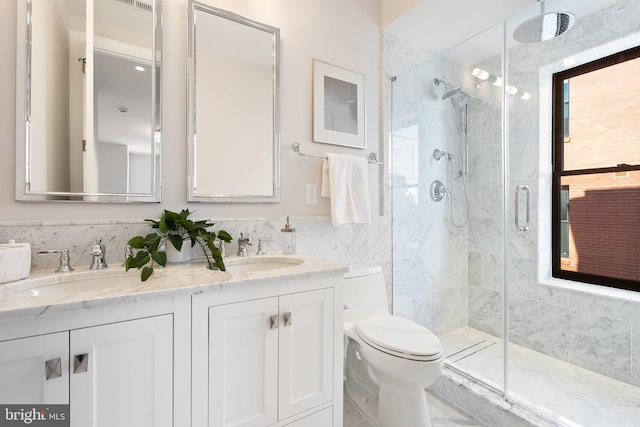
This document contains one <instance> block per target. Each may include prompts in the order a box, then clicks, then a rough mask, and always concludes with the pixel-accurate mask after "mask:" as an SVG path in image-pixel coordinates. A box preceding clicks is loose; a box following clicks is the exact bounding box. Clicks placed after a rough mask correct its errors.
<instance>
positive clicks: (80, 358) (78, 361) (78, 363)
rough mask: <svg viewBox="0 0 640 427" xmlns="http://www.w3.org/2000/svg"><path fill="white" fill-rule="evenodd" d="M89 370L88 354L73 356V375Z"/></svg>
mask: <svg viewBox="0 0 640 427" xmlns="http://www.w3.org/2000/svg"><path fill="white" fill-rule="evenodd" d="M88 369H89V354H88V353H83V354H76V355H75V356H73V373H74V374H82V373H85V372H87V370H88Z"/></svg>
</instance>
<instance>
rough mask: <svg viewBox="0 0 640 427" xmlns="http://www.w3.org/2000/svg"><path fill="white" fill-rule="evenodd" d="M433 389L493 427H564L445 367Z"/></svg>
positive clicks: (443, 397)
mask: <svg viewBox="0 0 640 427" xmlns="http://www.w3.org/2000/svg"><path fill="white" fill-rule="evenodd" d="M429 390H431V391H433V392H434V393H435V394H437V395H438V396H439V397H441V398H442V399H444V400H446V401H448V402H449V403H451V404H453V405H454V406H456V407H457V408H459V409H461V410H463V411H465V412H467V413H468V414H470V415H472V416H473V417H475V418H476V419H478V420H480V421H481V422H483V423H485V424H486V425H487V426H490V427H563V426H565V424H561V423H556V422H553V421H550V420H549V419H547V418H546V417H543V416H541V415H540V414H538V413H536V412H535V411H533V410H532V409H529V408H526V407H524V406H523V405H521V404H519V403H516V402H512V401H506V400H505V399H504V398H503V396H502V394H501V393H499V392H498V391H494V390H491V389H489V388H488V387H486V386H484V385H483V384H481V383H479V382H477V381H475V380H473V379H472V378H470V377H468V376H466V375H464V374H462V373H459V372H457V371H456V370H454V369H451V368H450V367H447V366H445V368H444V369H443V372H442V376H441V377H440V379H438V381H436V382H435V383H434V384H433V385H432V386H431V387H429Z"/></svg>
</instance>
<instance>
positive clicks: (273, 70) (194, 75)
mask: <svg viewBox="0 0 640 427" xmlns="http://www.w3.org/2000/svg"><path fill="white" fill-rule="evenodd" d="M189 28H190V31H189V70H188V110H189V112H188V121H189V123H188V176H189V179H188V185H189V188H188V195H189V196H188V199H189V201H190V202H227V203H228V202H236V203H252V202H263V203H264V202H273V203H276V202H279V201H280V171H279V145H280V144H279V101H278V61H279V45H280V31H279V30H278V29H277V28H275V27H272V26H269V25H265V24H262V23H259V22H256V21H252V20H250V19H247V18H244V17H241V16H239V15H236V14H233V13H231V12H228V11H224V10H221V9H216V8H213V7H211V6H208V5H206V4H203V3H200V2H198V1H194V0H191V1H190V2H189Z"/></svg>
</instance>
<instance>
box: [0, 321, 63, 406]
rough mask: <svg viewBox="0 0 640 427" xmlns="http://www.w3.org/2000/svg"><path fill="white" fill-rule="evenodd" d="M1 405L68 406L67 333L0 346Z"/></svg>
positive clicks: (4, 343)
mask: <svg viewBox="0 0 640 427" xmlns="http://www.w3.org/2000/svg"><path fill="white" fill-rule="evenodd" d="M47 364H48V365H49V368H48V369H47ZM47 377H48V379H47ZM0 403H2V404H34V405H35V404H68V403H69V333H68V332H59V333H55V334H47V335H39V336H34V337H29V338H21V339H16V340H11V341H3V342H0Z"/></svg>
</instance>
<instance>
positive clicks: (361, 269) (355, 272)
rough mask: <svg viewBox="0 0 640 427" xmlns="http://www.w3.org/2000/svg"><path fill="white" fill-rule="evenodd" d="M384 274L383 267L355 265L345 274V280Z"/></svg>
mask: <svg viewBox="0 0 640 427" xmlns="http://www.w3.org/2000/svg"><path fill="white" fill-rule="evenodd" d="M378 273H382V267H381V266H379V265H373V264H353V265H350V266H349V271H347V272H346V273H345V274H344V278H345V279H350V278H352V277H361V276H369V275H371V274H378Z"/></svg>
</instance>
